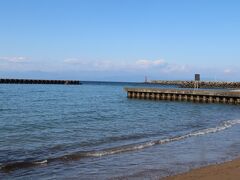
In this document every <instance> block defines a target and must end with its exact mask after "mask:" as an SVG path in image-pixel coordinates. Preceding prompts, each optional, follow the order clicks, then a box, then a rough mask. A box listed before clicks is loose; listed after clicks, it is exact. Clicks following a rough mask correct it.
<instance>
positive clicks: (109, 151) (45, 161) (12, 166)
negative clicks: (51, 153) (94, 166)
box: [0, 120, 240, 172]
mask: <svg viewBox="0 0 240 180" xmlns="http://www.w3.org/2000/svg"><path fill="white" fill-rule="evenodd" d="M237 124H240V120H230V121H225V122H223V123H221V124H220V125H219V126H217V127H213V128H207V129H202V130H199V131H195V132H191V133H188V134H185V135H181V136H174V137H169V138H166V139H160V140H154V141H147V142H143V143H138V144H129V145H124V146H120V147H114V148H107V149H103V150H96V151H80V152H77V153H73V154H68V155H64V156H60V157H56V158H49V159H43V160H39V161H30V162H27V161H23V162H14V163H8V164H3V165H1V166H0V170H2V171H4V172H10V171H14V170H17V169H22V168H30V167H34V166H39V165H46V164H48V163H51V162H55V161H73V160H79V159H83V158H88V157H101V156H106V155H112V154H118V153H123V152H129V151H137V150H141V149H145V148H148V147H151V146H154V145H159V144H166V143H170V142H174V141H180V140H183V139H187V138H190V137H194V136H202V135H206V134H210V133H217V132H219V131H223V130H225V129H228V128H231V127H232V126H234V125H237Z"/></svg>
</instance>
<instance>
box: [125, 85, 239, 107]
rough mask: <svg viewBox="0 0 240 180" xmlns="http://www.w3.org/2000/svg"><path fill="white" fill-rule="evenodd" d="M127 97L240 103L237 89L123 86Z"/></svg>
mask: <svg viewBox="0 0 240 180" xmlns="http://www.w3.org/2000/svg"><path fill="white" fill-rule="evenodd" d="M125 91H126V92H127V97H128V98H136V99H152V100H171V101H192V102H203V103H228V104H239V105H240V91H238V90H213V89H211V90H205V89H204V90H203V89H159V88H125Z"/></svg>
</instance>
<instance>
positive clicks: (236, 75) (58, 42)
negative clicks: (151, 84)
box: [0, 0, 240, 81]
mask: <svg viewBox="0 0 240 180" xmlns="http://www.w3.org/2000/svg"><path fill="white" fill-rule="evenodd" d="M239 9H240V1H238V0H194V1H193V0H101V1H100V0H40V1H35V0H0V28H1V29H0V76H1V77H11V78H47V79H80V80H106V81H107V80H109V81H143V80H144V76H145V75H147V76H148V78H149V79H174V80H175V79H191V78H192V77H193V74H194V73H195V72H196V73H201V74H202V77H203V79H205V80H235V81H239V80H240V50H239V49H240V45H239V43H240V35H239V32H240V20H239V19H240V11H239Z"/></svg>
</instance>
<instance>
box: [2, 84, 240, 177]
mask: <svg viewBox="0 0 240 180" xmlns="http://www.w3.org/2000/svg"><path fill="white" fill-rule="evenodd" d="M126 86H127V87H131V86H150V87H155V86H156V85H148V84H145V85H144V84H134V83H104V82H103V83H97V82H94V83H93V82H84V83H83V84H82V85H79V86H78V85H37V84H36V85H30V84H29V85H20V84H19V85H17V84H16V85H7V84H2V85H0V179H66V178H69V179H139V178H147V179H159V178H162V177H165V176H168V175H172V174H176V173H179V172H184V171H188V170H189V169H192V168H195V167H199V166H205V165H208V164H212V163H218V162H223V161H226V160H230V159H233V158H236V157H239V155H240V140H239V135H240V106H237V105H225V104H203V103H191V102H174V101H154V100H137V99H128V98H127V97H126V92H124V90H123V88H124V87H126ZM163 88H164V87H163Z"/></svg>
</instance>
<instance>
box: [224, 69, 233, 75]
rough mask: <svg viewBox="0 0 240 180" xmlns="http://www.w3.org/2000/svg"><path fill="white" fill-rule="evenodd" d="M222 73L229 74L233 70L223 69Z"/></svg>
mask: <svg viewBox="0 0 240 180" xmlns="http://www.w3.org/2000/svg"><path fill="white" fill-rule="evenodd" d="M223 72H224V74H231V73H233V70H232V69H224V71H223Z"/></svg>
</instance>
